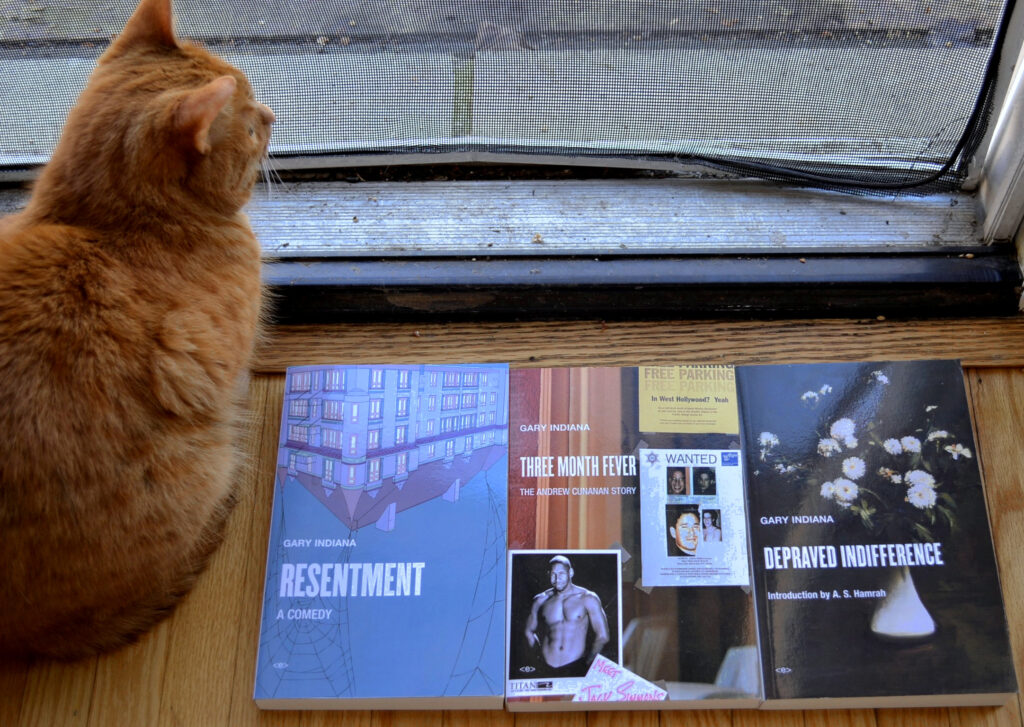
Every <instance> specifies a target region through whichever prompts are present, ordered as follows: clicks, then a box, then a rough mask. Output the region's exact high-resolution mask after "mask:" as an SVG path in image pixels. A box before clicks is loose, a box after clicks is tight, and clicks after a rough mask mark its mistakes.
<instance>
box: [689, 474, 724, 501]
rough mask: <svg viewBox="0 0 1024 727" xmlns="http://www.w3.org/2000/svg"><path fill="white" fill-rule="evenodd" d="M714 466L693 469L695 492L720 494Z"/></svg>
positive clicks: (696, 493) (699, 493) (695, 493)
mask: <svg viewBox="0 0 1024 727" xmlns="http://www.w3.org/2000/svg"><path fill="white" fill-rule="evenodd" d="M717 487H718V485H717V483H716V482H715V468H714V467H695V468H694V470H693V488H692V489H693V494H694V495H701V496H708V495H716V494H718V490H717Z"/></svg>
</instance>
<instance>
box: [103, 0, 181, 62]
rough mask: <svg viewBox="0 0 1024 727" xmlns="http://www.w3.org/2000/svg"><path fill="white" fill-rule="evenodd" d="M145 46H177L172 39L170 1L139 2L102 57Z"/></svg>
mask: <svg viewBox="0 0 1024 727" xmlns="http://www.w3.org/2000/svg"><path fill="white" fill-rule="evenodd" d="M147 45H148V46H158V47H165V48H174V47H175V46H177V45H178V40H177V38H175V37H174V18H173V15H172V13H171V0H139V5H138V7H136V8H135V12H134V13H132V16H131V17H130V18H128V22H127V23H125V26H124V30H122V31H121V34H120V35H118V36H117V38H116V39H115V40H114V42H113V43H112V44H111V46H110V48H109V49H108V50H107V52H106V53H105V54H104V55H105V56H107V57H113V56H116V55H119V54H121V53H123V52H124V51H125V50H127V49H128V48H134V47H138V46H147Z"/></svg>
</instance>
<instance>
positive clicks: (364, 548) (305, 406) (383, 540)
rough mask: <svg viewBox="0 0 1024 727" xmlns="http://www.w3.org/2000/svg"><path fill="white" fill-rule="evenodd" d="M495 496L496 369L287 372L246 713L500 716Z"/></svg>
mask: <svg viewBox="0 0 1024 727" xmlns="http://www.w3.org/2000/svg"><path fill="white" fill-rule="evenodd" d="M507 482H508V366H507V365H505V364H473V365H470V364H463V365H436V366H433V365H381V366H370V365H366V366H362V365H360V366H304V367H294V368H290V369H289V370H288V372H287V376H286V381H285V395H284V408H283V412H282V419H281V431H280V438H279V452H278V463H277V468H276V473H275V479H274V501H273V513H272V521H271V526H270V540H269V545H268V553H267V569H266V581H265V584H264V597H263V616H262V623H261V630H260V643H259V654H258V657H257V667H256V682H255V690H254V698H255V700H256V703H257V705H258V706H260V707H262V708H267V709H316V708H320V709H346V708H353V709H365V708H393V709H416V708H432V709H453V708H472V709H480V708H500V707H501V705H502V699H503V694H504V678H503V668H504V658H505V654H504V648H505V638H504V612H505V549H506V521H507V496H508V485H507Z"/></svg>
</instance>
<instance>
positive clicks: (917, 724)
mask: <svg viewBox="0 0 1024 727" xmlns="http://www.w3.org/2000/svg"><path fill="white" fill-rule="evenodd" d="M877 717H878V727H948V725H949V710H948V709H880V710H878V712H877Z"/></svg>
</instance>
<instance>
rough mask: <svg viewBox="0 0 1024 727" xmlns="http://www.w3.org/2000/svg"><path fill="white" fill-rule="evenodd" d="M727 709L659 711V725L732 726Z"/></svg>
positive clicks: (730, 715) (665, 726)
mask: <svg viewBox="0 0 1024 727" xmlns="http://www.w3.org/2000/svg"><path fill="white" fill-rule="evenodd" d="M732 717H733V713H732V712H731V711H729V710H727V709H706V710H705V709H695V710H671V711H666V712H662V713H661V727H732V723H733V718H732Z"/></svg>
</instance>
